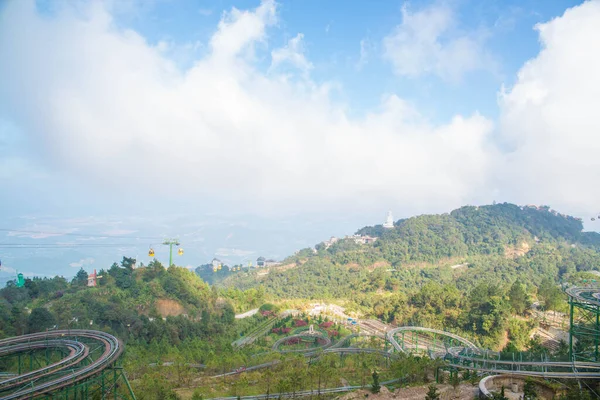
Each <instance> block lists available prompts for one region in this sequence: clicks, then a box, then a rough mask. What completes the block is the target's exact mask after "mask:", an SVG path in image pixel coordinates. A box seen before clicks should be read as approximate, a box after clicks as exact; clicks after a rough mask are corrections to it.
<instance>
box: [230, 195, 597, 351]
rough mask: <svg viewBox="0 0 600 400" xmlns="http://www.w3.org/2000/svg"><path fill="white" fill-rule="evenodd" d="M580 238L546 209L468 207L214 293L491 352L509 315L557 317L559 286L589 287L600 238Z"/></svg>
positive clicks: (575, 228)
mask: <svg viewBox="0 0 600 400" xmlns="http://www.w3.org/2000/svg"><path fill="white" fill-rule="evenodd" d="M582 228H583V226H582V223H581V221H580V220H578V219H576V218H573V217H570V216H566V215H561V214H559V213H557V212H555V211H553V210H550V209H549V208H548V207H538V208H534V207H519V206H516V205H513V204H496V205H490V206H483V207H472V206H468V207H462V208H460V209H457V210H454V211H452V212H451V213H449V214H442V215H421V216H417V217H413V218H408V219H404V220H400V221H397V222H396V224H395V227H394V228H393V229H383V228H382V227H381V226H375V227H365V228H362V229H360V230H358V232H357V234H359V235H371V236H375V237H377V238H378V239H377V241H375V243H373V244H357V243H355V240H354V239H353V238H346V239H341V240H339V241H338V242H337V243H335V244H333V245H331V246H330V247H328V248H325V246H324V245H323V244H320V245H317V248H318V251H317V252H316V253H315V252H313V251H310V250H303V251H300V252H298V254H296V255H295V256H293V257H290V258H288V259H287V260H285V262H284V264H285V267H283V268H272V269H270V271H269V273H268V274H265V271H260V270H256V271H249V272H244V273H238V274H234V275H231V276H229V277H228V278H226V279H225V280H224V281H222V282H221V285H223V286H225V287H235V288H238V289H242V290H247V289H251V288H259V287H260V288H262V289H263V290H264V291H265V293H266V295H267V296H268V297H269V296H270V297H273V298H274V299H281V300H283V299H292V298H304V299H336V300H340V299H342V300H345V302H346V305H347V306H348V308H349V309H351V310H352V309H355V310H357V311H361V312H362V313H363V314H365V315H371V316H374V317H378V318H381V319H383V320H385V321H387V322H396V323H398V324H409V323H415V324H421V325H425V326H432V327H439V328H448V327H452V328H453V329H457V330H460V331H463V332H466V334H467V335H475V336H479V337H480V338H481V340H483V341H487V344H488V345H490V346H491V347H494V346H495V345H496V344H497V341H498V340H499V339H500V335H502V334H503V332H505V331H506V329H507V328H508V325H509V315H510V314H511V313H513V314H522V313H523V312H524V308H527V307H529V304H530V303H531V301H532V300H534V299H536V298H537V299H538V300H540V301H541V304H542V306H546V308H549V309H551V308H554V309H556V308H561V307H563V306H564V302H562V301H560V299H561V298H562V296H563V294H562V292H561V290H560V289H559V288H558V286H557V285H558V284H559V283H560V282H566V281H577V280H581V279H584V278H588V279H593V278H595V277H594V276H591V275H590V274H589V273H587V272H588V271H590V270H597V269H598V267H599V266H600V253H599V252H598V245H599V243H600V240H599V235H598V234H596V233H584V232H582ZM511 293H512V295H511ZM517 298H519V299H520V300H517ZM513 331H514V329H513Z"/></svg>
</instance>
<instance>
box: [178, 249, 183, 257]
mask: <svg viewBox="0 0 600 400" xmlns="http://www.w3.org/2000/svg"><path fill="white" fill-rule="evenodd" d="M177 254H179V255H180V256H182V255H183V249H182V248H181V247H180V248H179V250H177Z"/></svg>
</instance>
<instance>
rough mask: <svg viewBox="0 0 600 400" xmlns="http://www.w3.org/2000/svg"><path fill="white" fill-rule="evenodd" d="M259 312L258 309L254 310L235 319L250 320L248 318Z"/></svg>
mask: <svg viewBox="0 0 600 400" xmlns="http://www.w3.org/2000/svg"><path fill="white" fill-rule="evenodd" d="M257 312H258V308H255V309H254V310H250V311H246V312H245V313H242V314H235V319H242V318H248V317H251V316H253V315H254V314H256V313H257Z"/></svg>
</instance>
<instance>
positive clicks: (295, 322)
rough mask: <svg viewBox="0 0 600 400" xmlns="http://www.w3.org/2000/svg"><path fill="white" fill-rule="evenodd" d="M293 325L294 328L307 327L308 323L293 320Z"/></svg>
mask: <svg viewBox="0 0 600 400" xmlns="http://www.w3.org/2000/svg"><path fill="white" fill-rule="evenodd" d="M294 325H295V326H296V327H299V326H306V325H308V322H306V321H303V320H301V319H296V320H294Z"/></svg>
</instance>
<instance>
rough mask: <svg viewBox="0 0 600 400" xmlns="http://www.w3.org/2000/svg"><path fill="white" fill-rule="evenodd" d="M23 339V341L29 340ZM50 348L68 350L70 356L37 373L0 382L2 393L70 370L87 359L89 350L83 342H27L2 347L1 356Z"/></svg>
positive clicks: (33, 372)
mask: <svg viewBox="0 0 600 400" xmlns="http://www.w3.org/2000/svg"><path fill="white" fill-rule="evenodd" d="M20 338H23V339H22V341H26V340H28V338H24V337H23V336H21V337H20ZM48 348H67V349H68V350H69V353H70V354H69V355H68V356H67V357H65V358H63V359H62V360H60V361H58V362H55V363H53V364H50V365H47V366H45V367H42V368H40V369H37V370H35V371H30V372H27V373H24V374H20V375H15V376H12V377H10V378H8V379H5V380H3V381H0V391H6V390H8V389H10V388H13V387H15V386H17V385H20V384H23V383H27V382H30V381H32V380H34V379H37V378H38V377H40V376H42V375H44V374H48V373H49V372H51V371H52V372H58V371H60V370H62V369H65V368H68V367H70V366H72V365H74V364H77V363H79V362H80V361H81V360H83V359H84V358H85V357H87V355H88V352H89V348H88V347H87V346H85V345H84V344H83V343H81V342H76V341H74V340H44V341H38V342H27V343H22V344H14V345H9V346H4V347H0V356H6V355H9V354H12V353H20V352H25V351H28V350H39V349H48Z"/></svg>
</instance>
